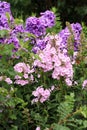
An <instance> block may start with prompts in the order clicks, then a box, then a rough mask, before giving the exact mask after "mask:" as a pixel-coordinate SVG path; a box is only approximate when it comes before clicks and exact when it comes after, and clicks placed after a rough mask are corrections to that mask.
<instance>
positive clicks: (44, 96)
mask: <svg viewBox="0 0 87 130" xmlns="http://www.w3.org/2000/svg"><path fill="white" fill-rule="evenodd" d="M53 89H54V86H52V87H51V89H44V88H43V86H39V87H38V88H37V89H36V90H35V91H33V92H32V95H33V96H34V97H35V98H34V99H33V100H32V104H33V103H36V102H41V103H43V102H45V101H46V100H48V99H49V97H50V94H51V91H53Z"/></svg>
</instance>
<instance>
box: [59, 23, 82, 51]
mask: <svg viewBox="0 0 87 130" xmlns="http://www.w3.org/2000/svg"><path fill="white" fill-rule="evenodd" d="M71 29H72V32H73V35H74V43H73V45H74V51H78V47H79V45H80V34H81V31H82V27H81V25H80V24H79V23H72V24H71ZM71 34H72V33H71V32H70V30H69V28H68V27H66V28H65V29H63V30H61V31H60V32H59V34H58V35H59V36H60V37H61V38H62V42H61V49H64V48H67V40H68V38H69V36H70V35H71Z"/></svg>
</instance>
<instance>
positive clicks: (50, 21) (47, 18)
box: [25, 10, 55, 37]
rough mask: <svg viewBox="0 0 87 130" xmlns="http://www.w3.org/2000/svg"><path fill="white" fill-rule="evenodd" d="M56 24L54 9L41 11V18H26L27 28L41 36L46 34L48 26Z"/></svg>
mask: <svg viewBox="0 0 87 130" xmlns="http://www.w3.org/2000/svg"><path fill="white" fill-rule="evenodd" d="M54 25H55V15H54V13H53V12H52V11H49V10H47V11H45V12H43V13H41V16H40V17H39V18H37V17H29V18H27V19H26V25H25V30H26V31H28V32H30V33H32V34H34V35H36V36H37V37H39V36H44V35H45V34H46V28H48V27H52V26H54Z"/></svg>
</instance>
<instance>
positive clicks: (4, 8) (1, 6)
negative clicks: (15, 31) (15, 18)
mask: <svg viewBox="0 0 87 130" xmlns="http://www.w3.org/2000/svg"><path fill="white" fill-rule="evenodd" d="M4 12H10V3H7V2H5V1H4V2H2V1H0V13H4Z"/></svg>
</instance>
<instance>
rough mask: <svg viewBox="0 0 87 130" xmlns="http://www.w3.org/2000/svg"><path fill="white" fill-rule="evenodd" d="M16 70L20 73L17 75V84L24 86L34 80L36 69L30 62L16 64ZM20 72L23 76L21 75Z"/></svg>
mask: <svg viewBox="0 0 87 130" xmlns="http://www.w3.org/2000/svg"><path fill="white" fill-rule="evenodd" d="M14 70H15V71H16V72H18V73H19V75H16V76H15V84H19V85H21V86H24V85H26V84H28V83H30V82H32V81H33V80H34V77H33V75H32V73H33V72H34V69H30V66H29V64H25V63H24V62H20V63H18V64H16V65H15V66H14ZM20 73H21V74H22V76H20Z"/></svg>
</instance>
